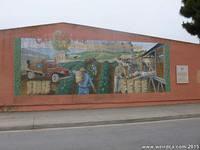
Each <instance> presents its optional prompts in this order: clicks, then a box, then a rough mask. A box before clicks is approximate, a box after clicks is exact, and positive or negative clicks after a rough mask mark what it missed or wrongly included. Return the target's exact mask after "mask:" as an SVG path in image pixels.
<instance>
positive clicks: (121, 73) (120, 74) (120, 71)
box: [114, 62, 126, 93]
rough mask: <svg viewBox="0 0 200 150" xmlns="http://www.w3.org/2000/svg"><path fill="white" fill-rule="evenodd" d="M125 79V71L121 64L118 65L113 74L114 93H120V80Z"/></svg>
mask: <svg viewBox="0 0 200 150" xmlns="http://www.w3.org/2000/svg"><path fill="white" fill-rule="evenodd" d="M125 77H126V69H125V68H124V66H123V63H122V62H119V63H118V66H117V67H116V68H115V73H114V93H121V92H122V80H123V79H124V78H125Z"/></svg>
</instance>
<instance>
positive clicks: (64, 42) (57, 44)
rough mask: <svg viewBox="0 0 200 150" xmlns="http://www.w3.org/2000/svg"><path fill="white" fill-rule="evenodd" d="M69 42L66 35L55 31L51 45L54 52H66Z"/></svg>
mask: <svg viewBox="0 0 200 150" xmlns="http://www.w3.org/2000/svg"><path fill="white" fill-rule="evenodd" d="M70 43H71V40H70V39H69V38H68V35H67V33H64V32H62V31H56V32H55V33H54V35H53V40H52V45H53V47H54V49H55V50H66V51H68V48H69V45H70Z"/></svg>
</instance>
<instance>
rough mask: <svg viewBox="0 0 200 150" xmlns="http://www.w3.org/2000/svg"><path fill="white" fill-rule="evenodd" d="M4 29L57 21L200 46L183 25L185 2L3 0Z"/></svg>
mask: <svg viewBox="0 0 200 150" xmlns="http://www.w3.org/2000/svg"><path fill="white" fill-rule="evenodd" d="M0 4H1V5H0V29H9V28H16V27H24V26H32V25H41V24H50V23H57V22H66V23H74V24H81V25H88V26H94V27H100V28H106V29H112V30H118V31H125V32H130V33H137V34H144V35H150V36H155V37H161V38H168V39H174V40H179V41H186V42H191V43H198V39H197V38H196V37H194V36H191V35H190V34H189V33H187V32H186V31H185V30H184V29H183V28H182V26H181V24H182V22H183V21H187V20H186V19H185V18H184V17H182V16H181V15H180V14H179V9H180V7H181V5H182V3H181V0H0Z"/></svg>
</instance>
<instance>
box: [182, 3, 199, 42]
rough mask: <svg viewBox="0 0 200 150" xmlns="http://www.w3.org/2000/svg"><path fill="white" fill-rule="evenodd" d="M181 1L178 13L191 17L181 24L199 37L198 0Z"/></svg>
mask: <svg viewBox="0 0 200 150" xmlns="http://www.w3.org/2000/svg"><path fill="white" fill-rule="evenodd" d="M182 3H183V6H182V7H181V9H180V14H181V15H183V16H184V17H186V18H190V19H192V21H191V22H186V23H185V22H183V24H182V26H183V28H185V29H186V30H187V31H188V32H189V33H190V34H192V35H195V36H198V38H199V39H200V0H182Z"/></svg>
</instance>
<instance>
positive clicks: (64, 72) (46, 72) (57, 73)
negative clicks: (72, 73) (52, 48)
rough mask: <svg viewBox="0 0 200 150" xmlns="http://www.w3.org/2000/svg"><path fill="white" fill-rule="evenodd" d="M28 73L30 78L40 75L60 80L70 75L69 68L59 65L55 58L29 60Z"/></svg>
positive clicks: (56, 80) (54, 80)
mask: <svg viewBox="0 0 200 150" xmlns="http://www.w3.org/2000/svg"><path fill="white" fill-rule="evenodd" d="M26 74H27V78H28V79H35V78H37V77H38V76H40V77H41V76H42V77H43V78H47V79H50V80H51V81H52V82H58V81H59V80H60V79H61V78H64V77H67V76H69V70H68V69H66V68H63V67H59V66H58V65H57V64H56V61H55V60H42V61H40V62H31V61H30V60H27V69H26Z"/></svg>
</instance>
